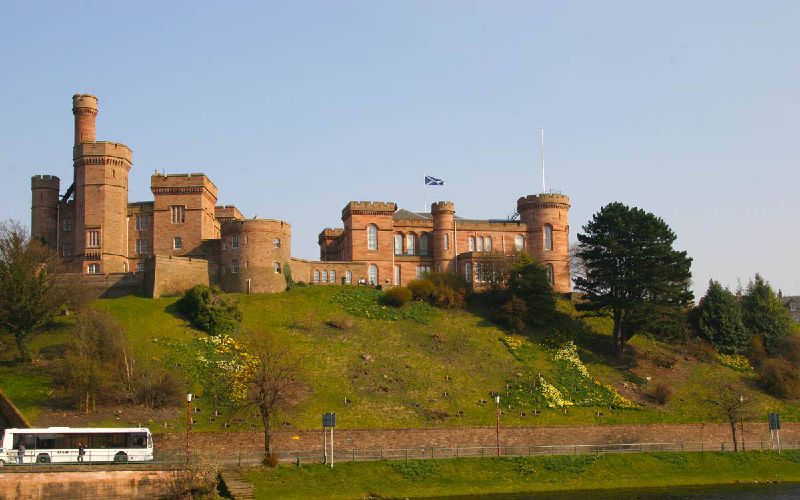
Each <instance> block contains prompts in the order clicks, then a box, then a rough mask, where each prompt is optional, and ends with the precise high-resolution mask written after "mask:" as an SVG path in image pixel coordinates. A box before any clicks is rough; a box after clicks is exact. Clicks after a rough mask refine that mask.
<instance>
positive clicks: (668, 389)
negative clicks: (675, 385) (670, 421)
mask: <svg viewBox="0 0 800 500" xmlns="http://www.w3.org/2000/svg"><path fill="white" fill-rule="evenodd" d="M672 392H673V391H672V386H670V385H669V384H667V383H666V382H659V383H657V384H656V386H655V388H654V389H653V397H654V398H655V400H656V402H657V403H658V404H660V405H665V404H667V402H668V401H669V400H670V399H671V398H672Z"/></svg>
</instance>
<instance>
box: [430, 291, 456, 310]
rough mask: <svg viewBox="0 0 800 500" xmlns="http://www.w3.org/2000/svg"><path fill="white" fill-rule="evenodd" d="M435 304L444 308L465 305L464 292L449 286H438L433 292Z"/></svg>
mask: <svg viewBox="0 0 800 500" xmlns="http://www.w3.org/2000/svg"><path fill="white" fill-rule="evenodd" d="M432 301H433V305H435V306H436V307H440V308H442V309H456V308H460V307H464V293H463V292H459V291H458V290H454V289H453V288H449V287H444V286H443V287H437V288H436V289H435V290H434V292H433V297H432Z"/></svg>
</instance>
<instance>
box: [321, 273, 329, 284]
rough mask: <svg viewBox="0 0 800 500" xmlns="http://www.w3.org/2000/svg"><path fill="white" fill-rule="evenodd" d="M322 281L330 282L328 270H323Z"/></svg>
mask: <svg viewBox="0 0 800 500" xmlns="http://www.w3.org/2000/svg"><path fill="white" fill-rule="evenodd" d="M322 282H323V283H327V282H328V271H322Z"/></svg>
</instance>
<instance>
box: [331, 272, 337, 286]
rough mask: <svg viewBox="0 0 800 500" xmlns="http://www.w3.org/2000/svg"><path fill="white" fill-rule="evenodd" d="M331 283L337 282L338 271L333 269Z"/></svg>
mask: <svg viewBox="0 0 800 500" xmlns="http://www.w3.org/2000/svg"><path fill="white" fill-rule="evenodd" d="M331 283H336V271H334V270H331Z"/></svg>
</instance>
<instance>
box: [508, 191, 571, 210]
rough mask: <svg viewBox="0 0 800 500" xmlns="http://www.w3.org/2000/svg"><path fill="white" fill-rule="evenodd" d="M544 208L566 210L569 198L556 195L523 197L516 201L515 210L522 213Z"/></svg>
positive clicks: (543, 194)
mask: <svg viewBox="0 0 800 500" xmlns="http://www.w3.org/2000/svg"><path fill="white" fill-rule="evenodd" d="M545 207H546V208H562V209H565V210H568V209H569V207H570V204H569V196H567V195H564V194H556V193H541V194H530V195H528V196H523V197H522V198H520V199H518V200H517V210H518V211H519V212H522V211H523V210H526V209H530V208H545Z"/></svg>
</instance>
